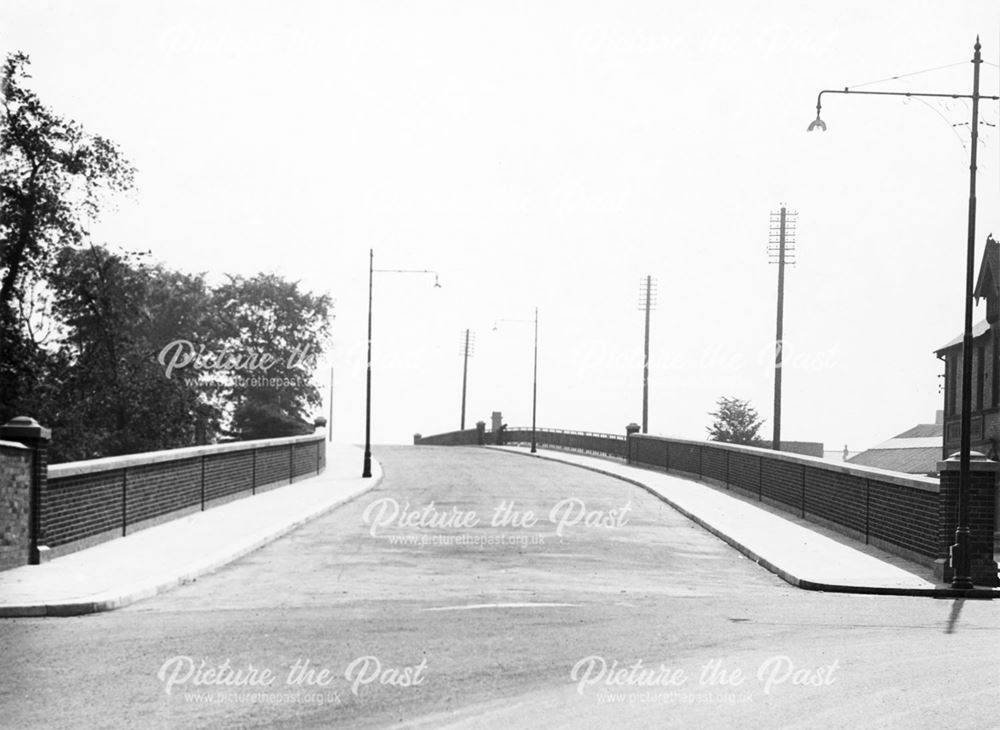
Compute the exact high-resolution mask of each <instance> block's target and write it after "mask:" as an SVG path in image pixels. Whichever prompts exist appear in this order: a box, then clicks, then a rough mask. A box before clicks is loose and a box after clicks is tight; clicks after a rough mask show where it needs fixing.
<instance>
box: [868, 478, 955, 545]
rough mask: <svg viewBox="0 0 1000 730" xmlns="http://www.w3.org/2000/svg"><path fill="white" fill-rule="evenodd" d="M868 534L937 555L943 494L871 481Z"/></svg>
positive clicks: (875, 539) (880, 539) (876, 538)
mask: <svg viewBox="0 0 1000 730" xmlns="http://www.w3.org/2000/svg"><path fill="white" fill-rule="evenodd" d="M869 483H870V485H871V486H870V492H869V498H868V503H869V506H868V510H869V512H868V535H869V538H870V540H871V541H873V542H874V541H885V542H889V543H892V544H893V545H899V546H900V547H903V548H906V549H907V550H911V551H913V552H915V553H918V554H920V555H926V556H928V557H937V554H938V549H939V548H938V544H937V528H938V519H939V509H938V503H939V502H940V494H939V493H936V492H925V491H922V490H917V489H907V488H905V487H901V486H899V485H898V484H885V483H882V482H878V481H875V480H871V481H870V482H869Z"/></svg>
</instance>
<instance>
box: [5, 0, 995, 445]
mask: <svg viewBox="0 0 1000 730" xmlns="http://www.w3.org/2000/svg"><path fill="white" fill-rule="evenodd" d="M977 34H978V35H980V36H981V41H982V45H983V58H984V63H983V64H982V66H981V74H982V82H981V83H982V93H983V94H990V95H997V94H1000V73H998V68H997V62H998V60H1000V10H998V8H997V6H996V4H995V2H978V1H977V2H955V3H947V4H945V3H935V2H912V1H909V2H902V1H893V2H880V3H870V2H851V1H847V2H837V3H829V2H801V1H796V2H791V1H779V2H769V3H747V2H735V1H733V2H705V3H683V4H681V3H660V2H638V1H636V2H629V3H621V2H617V1H615V2H612V1H610V0H608V1H589V0H576V1H574V2H568V1H553V2H526V1H518V0H505V1H504V2H469V1H468V0H466V1H465V2H460V1H458V0H455V1H451V2H445V1H440V0H428V1H411V2H398V1H397V2H384V1H381V0H364V1H363V2H319V1H318V0H309V1H306V0H299V1H298V2H287V1H284V2H278V1H277V0H272V1H267V2H264V1H259V0H258V1H253V0H249V1H248V0H239V1H235V0H226V1H222V0H208V1H201V2H185V1H178V0H170V2H125V1H124V0H122V1H118V2H106V1H97V0H30V1H28V0H3V3H2V4H0V50H2V51H3V52H4V53H7V52H9V51H12V50H21V51H24V52H26V53H28V54H29V55H30V57H31V61H32V65H31V72H32V75H33V79H32V83H33V86H34V88H35V90H36V91H37V92H38V93H39V95H40V96H41V97H42V99H43V100H44V101H45V103H46V104H47V105H48V106H50V107H51V108H53V109H54V110H56V111H58V112H59V113H60V114H62V115H64V116H67V117H70V118H73V119H75V120H77V121H78V122H80V123H81V124H83V125H84V127H85V128H86V129H87V130H88V131H90V132H94V133H99V134H101V135H104V136H106V137H109V138H111V139H112V140H114V141H115V142H117V143H118V144H119V146H120V147H121V149H122V150H123V152H124V153H125V154H126V156H127V157H128V158H129V159H130V160H131V161H132V162H133V163H134V164H135V166H136V167H137V169H138V176H137V187H136V190H135V191H134V192H133V193H132V194H131V195H129V196H127V197H123V198H120V199H119V200H118V201H117V206H116V207H115V208H114V209H109V210H107V211H105V213H104V216H103V218H102V219H101V221H100V223H99V224H98V225H96V226H94V227H93V229H92V230H93V234H94V236H95V238H96V239H97V240H98V241H99V242H103V243H108V244H110V245H113V246H122V247H125V248H130V249H137V250H146V249H149V250H151V251H152V252H153V256H154V258H156V259H158V260H160V261H162V262H164V263H165V264H167V265H169V266H172V267H174V268H178V269H182V270H185V271H189V272H206V273H207V274H208V275H209V277H210V278H211V279H213V280H214V279H221V278H222V277H223V276H224V275H225V274H226V273H231V274H243V275H253V274H255V273H258V272H275V273H278V274H280V275H282V276H285V277H287V278H289V279H293V280H297V281H300V282H301V284H302V286H303V287H305V288H306V289H309V290H311V291H315V292H327V293H329V294H330V295H331V297H333V299H334V300H335V313H336V319H335V321H334V322H333V325H332V335H331V339H330V343H329V347H328V350H327V352H326V353H325V354H324V357H323V359H322V360H321V361H320V366H319V372H318V373H317V383H318V384H319V385H320V386H321V388H322V389H323V393H324V398H325V405H324V407H323V410H322V413H320V412H317V413H316V414H315V415H324V416H326V415H328V407H329V404H330V400H331V389H330V372H331V368H332V372H333V378H332V379H333V388H332V413H333V423H332V429H333V435H334V439H335V440H337V441H342V442H349V443H360V442H363V440H364V418H365V345H366V325H367V306H368V266H369V251H370V250H373V251H374V262H375V268H376V269H404V270H407V269H412V270H431V271H435V272H437V276H438V280H439V282H440V284H441V287H440V288H435V287H434V286H433V284H434V276H432V275H425V274H397V273H385V272H381V273H375V275H374V288H373V381H372V392H373V396H372V439H373V441H374V442H375V443H376V444H380V443H406V442H409V441H410V440H411V438H412V435H413V434H414V433H416V432H420V433H423V434H425V435H426V434H432V433H438V432H442V431H450V430H455V429H457V428H458V427H459V425H460V419H461V391H462V364H463V363H462V343H463V337H464V331H465V329H467V328H468V329H470V330H472V331H473V333H474V341H475V347H474V353H473V355H472V357H471V358H470V360H469V372H468V402H467V415H466V425H467V426H470V427H471V426H472V424H474V423H475V422H476V421H477V420H483V421H486V422H487V423H489V421H490V414H491V412H492V411H501V412H502V413H503V417H504V421H505V422H507V423H508V424H509V425H510V426H512V427H514V426H522V425H530V422H531V415H532V414H531V405H532V400H531V389H532V365H533V325H532V323H531V320H532V319H533V317H534V312H535V307H537V308H538V312H539V329H538V414H537V420H538V426H539V427H545V428H561V429H570V430H587V431H602V432H613V433H622V432H624V429H625V425H626V424H628V423H629V422H640V421H641V417H642V347H643V314H642V312H641V311H640V309H639V306H638V305H639V299H640V281H641V279H642V278H643V277H645V276H647V275H649V276H652V277H654V278H655V280H656V282H657V298H656V308H655V309H654V311H653V312H652V317H651V323H652V326H651V345H650V347H651V355H650V385H649V390H650V401H649V431H650V433H653V434H661V435H669V436H676V437H683V438H693V439H702V438H705V436H706V427H707V426H708V425H709V424H710V422H711V418H710V416H709V415H708V414H709V412H710V411H712V410H714V408H715V403H716V401H717V400H718V399H719V398H720V397H722V396H732V397H738V398H742V399H747V400H749V401H751V403H752V404H753V405H754V406H755V407H756V408H757V409H758V411H759V412H760V415H761V416H762V417H764V418H765V419H766V423H765V425H764V427H763V429H762V434H763V435H765V436H769V435H770V429H771V423H772V418H773V412H772V411H773V408H772V403H773V386H774V373H773V361H772V358H773V347H774V338H775V312H776V282H777V267H776V266H774V265H772V264H770V263H769V260H768V254H767V248H768V239H769V229H770V217H771V213H772V212H773V211H777V210H778V209H780V207H781V206H782V205H785V206H786V207H787V209H788V210H789V211H795V212H797V231H796V260H797V262H796V264H795V266H794V267H789V268H788V270H787V271H786V277H785V284H786V285H785V300H784V301H785V310H784V335H785V367H784V371H783V389H782V418H781V421H782V437H783V438H784V439H786V440H803V441H822V442H823V443H824V444H825V445H826V448H827V449H842V448H843V447H844V445H847V446H848V448H850V449H851V450H852V451H854V450H861V449H864V448H867V447H870V446H873V445H875V444H877V443H879V442H881V441H883V440H886V439H888V438H890V437H891V436H894V435H895V434H897V433H899V432H901V431H903V430H906V429H908V428H910V427H911V426H913V425H915V424H917V423H926V422H932V421H933V419H934V415H935V411H936V410H937V409H940V408H941V407H942V396H941V393H940V378H939V377H938V376H939V375H940V374H941V373H943V365H942V363H941V362H940V361H939V360H938V359H937V358H936V357H935V355H934V351H935V350H936V349H937V348H939V347H941V346H942V345H944V344H945V343H947V342H948V341H949V340H951V339H952V338H953V337H955V336H956V335H958V334H960V333H961V330H962V326H963V306H964V304H963V292H964V285H965V283H964V282H965V279H964V277H965V273H964V272H965V249H966V236H967V215H968V198H969V151H970V119H971V105H970V103H969V102H968V101H967V100H951V99H947V100H939V101H935V100H918V99H915V98H909V99H906V98H901V97H873V96H868V97H864V96H853V97H852V96H846V95H826V96H825V97H824V99H823V113H822V117H823V119H824V121H825V122H826V124H827V126H828V129H827V131H826V132H818V131H817V132H812V133H808V134H807V133H806V127H807V126H808V124H809V122H810V121H811V120H812V119H813V118H814V117H815V115H816V109H815V106H816V95H817V93H818V92H819V91H820V90H821V89H840V88H843V87H845V86H850V87H855V86H858V85H864V86H861V88H863V89H865V90H881V91H911V92H931V93H935V92H940V93H949V94H951V93H955V94H971V92H972V64H971V63H970V60H971V58H972V53H973V49H972V47H973V44H974V43H975V39H976V36H977ZM930 69H936V70H930ZM925 71H926V73H916V72H925ZM871 82H877V83H871ZM980 112H981V120H982V123H981V124H980V146H979V173H978V177H977V181H978V215H977V229H976V245H977V267H978V256H979V255H980V254H981V251H982V248H983V245H984V242H985V239H986V235H987V234H988V233H990V232H991V231H996V232H997V233H1000V135H998V127H997V124H998V119H1000V113H998V104H997V102H995V101H983V102H982V103H981V108H980ZM982 316H984V309H979V310H977V314H976V318H977V319H979V318H981V317H982ZM498 319H505V320H513V321H507V322H500V323H498V325H497V329H496V330H495V331H494V329H493V326H494V322H495V320H498ZM164 344H166V343H164ZM376 455H377V454H376Z"/></svg>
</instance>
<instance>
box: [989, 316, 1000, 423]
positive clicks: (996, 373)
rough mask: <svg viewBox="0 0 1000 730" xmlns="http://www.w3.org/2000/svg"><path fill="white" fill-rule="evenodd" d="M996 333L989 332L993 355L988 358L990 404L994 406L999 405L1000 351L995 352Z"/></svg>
mask: <svg viewBox="0 0 1000 730" xmlns="http://www.w3.org/2000/svg"><path fill="white" fill-rule="evenodd" d="M998 339H1000V338H997V336H996V334H994V333H990V345H991V346H992V347H991V349H992V350H993V356H992V357H991V358H990V375H991V376H992V378H991V380H990V405H991V406H993V407H994V408H996V407H997V406H998V405H1000V367H998V365H1000V353H998V352H997V342H998Z"/></svg>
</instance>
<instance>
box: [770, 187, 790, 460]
mask: <svg viewBox="0 0 1000 730" xmlns="http://www.w3.org/2000/svg"><path fill="white" fill-rule="evenodd" d="M797 215H798V213H791V212H788V211H787V210H786V208H785V206H781V210H780V211H779V212H777V213H775V212H772V213H771V235H770V242H769V244H768V247H767V253H768V256H769V257H770V262H771V263H772V264H777V265H778V323H777V327H776V331H775V335H774V433H773V435H772V437H771V448H772V449H774V450H775V451H780V450H781V364H782V350H783V349H784V333H783V328H784V316H785V264H786V263H788V264H794V263H795V222H796V221H795V219H796V216H797Z"/></svg>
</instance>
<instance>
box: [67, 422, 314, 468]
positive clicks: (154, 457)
mask: <svg viewBox="0 0 1000 730" xmlns="http://www.w3.org/2000/svg"><path fill="white" fill-rule="evenodd" d="M325 438H326V431H325V429H321V428H318V429H316V432H315V433H311V434H305V435H303V436H287V437H285V438H276V439H258V440H256V441H232V442H230V443H225V444H208V445H206V446H187V447H185V448H182V449H165V450H163V451H147V452H145V453H141V454H124V455H122V456H107V457H104V458H102V459H87V460H86V461H69V462H66V463H65V464H50V465H49V474H48V478H49V480H52V479H60V478H63V477H73V476H79V475H80V474H94V473H96V472H102V471H116V470H121V469H129V468H132V467H136V466H146V465H147V464H159V463H163V462H166V461H181V460H183V459H195V458H199V457H202V456H209V455H212V454H226V453H233V452H238V451H251V450H258V449H266V448H270V447H272V446H290V445H292V444H299V443H308V442H312V441H323V440H324V439H325Z"/></svg>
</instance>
